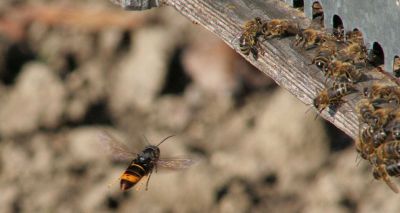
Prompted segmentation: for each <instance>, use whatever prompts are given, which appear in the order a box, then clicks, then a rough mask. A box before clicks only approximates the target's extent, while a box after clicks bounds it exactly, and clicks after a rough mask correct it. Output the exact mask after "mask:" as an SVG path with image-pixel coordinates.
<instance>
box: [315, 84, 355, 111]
mask: <svg viewBox="0 0 400 213" xmlns="http://www.w3.org/2000/svg"><path fill="white" fill-rule="evenodd" d="M355 92H358V90H357V88H355V86H354V85H353V84H349V83H338V84H334V85H333V86H332V87H330V88H326V89H324V90H322V91H321V92H320V93H319V94H318V96H317V97H315V98H314V100H313V105H314V107H315V108H317V109H318V111H319V112H320V113H321V112H322V111H323V110H324V109H325V108H326V107H338V106H340V105H341V104H342V103H343V102H344V100H343V99H342V98H343V97H344V96H346V95H349V94H351V93H355Z"/></svg>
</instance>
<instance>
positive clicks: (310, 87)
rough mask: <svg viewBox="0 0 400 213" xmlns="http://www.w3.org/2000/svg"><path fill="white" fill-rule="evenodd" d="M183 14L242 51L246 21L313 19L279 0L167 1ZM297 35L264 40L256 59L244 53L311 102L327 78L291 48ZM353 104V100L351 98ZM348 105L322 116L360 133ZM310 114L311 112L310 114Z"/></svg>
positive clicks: (302, 22)
mask: <svg viewBox="0 0 400 213" xmlns="http://www.w3.org/2000/svg"><path fill="white" fill-rule="evenodd" d="M165 4H167V5H170V6H172V7H174V8H175V9H176V10H178V11H179V12H180V13H181V14H183V15H184V16H186V17H187V18H189V19H190V20H192V21H193V22H195V23H198V24H200V25H202V26H204V27H205V28H206V29H208V30H209V31H211V32H213V33H214V34H216V35H217V36H218V37H220V38H221V39H222V40H224V41H225V42H226V43H227V44H228V45H229V46H230V47H232V48H234V49H235V50H236V51H237V52H238V53H239V54H241V53H240V51H239V49H238V44H237V37H238V35H240V33H241V26H242V24H243V23H244V22H246V21H248V20H250V19H253V18H254V17H257V16H258V17H261V18H262V19H265V20H269V19H272V18H288V19H294V20H297V21H298V22H299V23H300V26H301V27H307V26H309V24H310V22H311V21H310V20H309V19H307V18H306V17H305V15H304V14H303V12H301V11H299V10H297V9H294V8H291V7H289V6H288V5H287V4H285V3H284V2H283V1H279V0H218V1H217V0H165ZM293 39H294V38H284V39H272V40H268V41H266V42H263V44H262V47H263V49H264V50H265V52H266V54H265V55H262V56H259V59H258V60H257V61H255V60H254V59H253V58H252V56H251V55H250V56H244V55H243V54H242V56H243V57H244V58H246V60H248V61H249V62H250V63H252V64H253V65H254V66H255V67H257V68H258V69H259V70H260V71H262V72H263V73H265V74H266V75H268V76H269V77H271V78H272V79H274V80H275V81H276V83H277V84H278V85H280V86H281V87H283V88H285V89H287V90H288V91H289V92H290V93H292V94H293V95H294V96H296V97H297V98H298V99H299V100H301V101H302V102H303V103H305V104H307V105H310V104H311V103H312V101H313V98H314V97H315V96H316V95H317V93H318V91H321V90H322V89H323V88H324V83H323V82H324V81H325V78H324V77H323V75H322V73H321V71H319V70H318V69H317V68H316V67H314V66H309V65H308V64H309V63H310V61H311V59H310V54H309V53H306V52H305V51H302V50H299V49H294V48H291V44H292V42H293ZM352 102H353V103H352V105H353V106H354V101H352ZM349 109H350V108H349V105H347V104H345V105H343V107H342V108H341V109H339V111H338V112H337V113H336V114H335V115H334V117H332V116H331V115H329V113H328V112H327V111H326V110H325V111H324V112H323V113H322V114H321V116H322V117H323V118H324V119H326V120H328V121H330V122H332V123H333V124H334V125H335V126H337V127H338V128H339V129H341V130H343V131H344V132H345V133H346V134H348V135H349V136H351V137H353V138H356V137H357V135H358V120H357V116H356V114H355V113H354V112H353V111H352V110H349ZM310 116H311V115H310Z"/></svg>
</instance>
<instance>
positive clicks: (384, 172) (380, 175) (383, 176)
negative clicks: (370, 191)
mask: <svg viewBox="0 0 400 213" xmlns="http://www.w3.org/2000/svg"><path fill="white" fill-rule="evenodd" d="M390 172H391V174H397V173H396V171H395V170H394V168H393V167H392V166H391V167H390ZM372 175H373V176H374V178H375V179H376V180H383V181H385V183H386V185H388V186H389V188H390V189H391V190H392V191H393V192H395V193H399V189H398V187H397V185H396V184H395V183H393V182H392V181H391V180H390V175H389V173H388V168H387V166H386V165H385V164H377V165H374V170H373V172H372Z"/></svg>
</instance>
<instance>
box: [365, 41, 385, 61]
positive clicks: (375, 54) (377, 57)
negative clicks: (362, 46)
mask: <svg viewBox="0 0 400 213" xmlns="http://www.w3.org/2000/svg"><path fill="white" fill-rule="evenodd" d="M368 61H369V63H370V64H371V65H373V66H375V67H377V66H380V65H383V64H384V63H385V53H384V51H383V49H382V46H381V45H380V44H379V43H378V42H374V44H373V45H372V50H370V52H369V54H368Z"/></svg>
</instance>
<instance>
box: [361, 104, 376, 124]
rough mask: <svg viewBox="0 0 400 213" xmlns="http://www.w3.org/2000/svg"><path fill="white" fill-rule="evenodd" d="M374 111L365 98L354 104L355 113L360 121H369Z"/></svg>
mask: <svg viewBox="0 0 400 213" xmlns="http://www.w3.org/2000/svg"><path fill="white" fill-rule="evenodd" d="M374 111H375V108H374V106H373V105H372V104H371V102H370V101H369V100H368V99H366V98H363V99H360V100H359V101H358V102H357V104H356V113H357V116H358V119H359V120H360V121H361V122H364V123H368V124H369V123H371V119H372V113H373V112H374Z"/></svg>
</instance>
